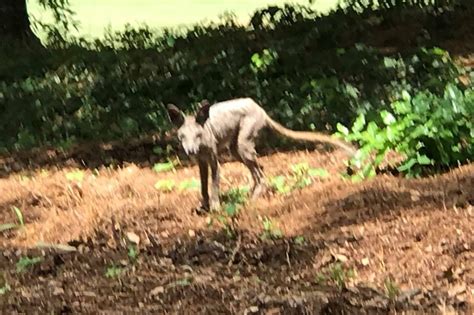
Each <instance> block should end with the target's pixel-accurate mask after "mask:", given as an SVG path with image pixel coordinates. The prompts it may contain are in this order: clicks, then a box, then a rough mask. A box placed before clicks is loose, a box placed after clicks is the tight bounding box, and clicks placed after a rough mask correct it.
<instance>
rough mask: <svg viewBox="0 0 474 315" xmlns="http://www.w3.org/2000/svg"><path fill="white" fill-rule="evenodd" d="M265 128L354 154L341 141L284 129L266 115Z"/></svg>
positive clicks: (353, 149) (347, 144)
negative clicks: (326, 144) (330, 145)
mask: <svg viewBox="0 0 474 315" xmlns="http://www.w3.org/2000/svg"><path fill="white" fill-rule="evenodd" d="M267 126H268V127H270V128H271V129H273V130H275V131H276V132H278V133H279V134H281V135H283V136H285V137H288V138H291V139H295V140H301V141H308V142H327V143H330V144H332V145H335V146H338V147H340V148H342V149H344V150H345V151H347V152H348V153H349V154H355V152H356V149H355V148H354V147H353V146H352V145H350V144H349V143H346V142H344V141H342V140H339V139H336V138H334V137H331V136H328V135H325V134H322V133H319V132H312V131H295V130H291V129H288V128H285V127H284V126H282V125H281V124H279V123H278V122H276V121H275V120H273V119H272V118H271V117H270V116H268V115H267Z"/></svg>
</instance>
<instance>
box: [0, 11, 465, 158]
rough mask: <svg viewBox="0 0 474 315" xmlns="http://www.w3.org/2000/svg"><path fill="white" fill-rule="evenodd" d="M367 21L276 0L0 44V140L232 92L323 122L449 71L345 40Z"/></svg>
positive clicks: (32, 141)
mask: <svg viewBox="0 0 474 315" xmlns="http://www.w3.org/2000/svg"><path fill="white" fill-rule="evenodd" d="M367 21H368V19H366V18H365V17H364V15H362V14H360V15H359V14H355V13H350V14H349V13H345V12H343V11H341V10H338V11H336V12H334V13H331V14H329V15H327V16H321V17H320V16H317V15H316V14H315V13H314V12H311V10H308V9H307V8H304V7H293V6H289V5H286V6H284V7H281V8H280V7H269V8H267V9H264V10H260V11H257V12H256V13H255V14H254V18H253V19H252V21H251V23H250V24H249V25H248V26H246V27H245V26H238V25H237V24H236V22H235V20H234V18H233V17H231V16H228V17H226V18H225V19H223V21H222V22H221V23H219V24H211V25H208V26H202V25H196V26H195V27H193V28H191V29H189V30H188V31H185V32H178V31H172V30H164V31H163V32H161V33H158V32H157V31H153V30H150V29H148V28H146V27H145V28H138V29H133V28H131V27H130V26H127V28H126V29H125V30H124V31H123V32H116V33H111V34H109V35H108V36H107V37H106V38H105V39H104V40H102V41H98V40H97V41H93V42H88V41H85V40H84V39H77V40H74V41H72V42H71V43H64V42H61V38H59V39H56V40H50V41H49V43H50V47H49V48H50V49H49V50H48V51H46V52H42V53H41V55H39V54H37V53H31V52H22V51H19V52H18V57H16V58H12V56H15V55H14V53H13V52H12V51H5V52H0V54H1V56H0V59H1V60H5V62H4V63H0V117H1V123H0V149H1V148H2V147H3V148H6V149H8V150H12V149H18V150H20V149H29V148H32V147H37V146H41V145H54V146H59V147H63V148H67V147H69V146H71V145H72V144H74V143H76V142H83V141H91V140H92V141H109V140H115V139H120V138H131V137H137V136H139V135H142V134H144V133H157V134H160V133H163V132H165V131H166V130H167V129H168V128H169V127H170V126H169V124H168V121H167V119H166V114H165V111H164V108H163V105H164V104H166V103H168V102H172V103H176V104H178V105H180V106H182V107H183V108H185V109H186V110H192V109H193V108H194V105H195V104H197V103H198V102H200V101H201V100H202V99H208V100H209V101H211V102H214V101H221V100H224V99H228V98H233V97H242V96H249V97H252V98H254V99H255V100H256V101H257V102H259V103H260V104H262V106H264V108H265V109H266V110H267V111H268V112H269V114H270V115H271V116H272V117H274V118H275V119H277V120H280V121H282V122H284V124H285V125H287V126H288V127H290V128H294V129H300V130H302V129H308V128H311V129H317V130H326V131H330V132H332V131H334V130H335V129H336V124H337V123H338V122H340V123H342V124H344V125H349V124H351V123H352V122H353V121H354V119H355V118H356V117H357V115H358V114H360V113H363V114H364V115H366V118H367V119H368V120H370V119H373V117H375V116H376V114H377V112H378V111H381V110H384V109H385V110H386V109H388V108H389V104H390V101H391V100H392V99H394V98H397V97H399V96H400V95H401V93H402V91H407V92H409V93H410V94H416V93H417V92H418V91H424V90H428V91H430V92H432V93H434V94H439V93H442V92H443V90H442V89H443V87H444V85H446V83H447V82H454V80H455V78H456V77H457V76H458V75H459V69H458V68H457V67H456V66H455V65H454V63H453V62H452V60H451V59H450V57H449V55H447V54H446V53H445V52H443V51H442V50H439V49H437V48H434V49H419V50H416V51H414V52H411V53H406V54H404V55H401V54H392V55H386V54H382V53H381V52H379V51H378V50H376V49H375V48H371V47H367V46H365V45H363V44H359V43H356V44H355V45H354V43H353V42H352V41H347V40H346V38H354V36H348V34H349V35H351V34H352V35H353V34H355V33H352V32H363V30H364V29H365V28H366V27H368V26H369V24H368V23H369V22H367ZM354 25H356V27H354ZM344 34H345V35H344ZM355 38H357V36H356V37H355ZM342 47H344V48H342ZM203 48H205V49H203ZM275 138H276V141H278V142H277V143H271V144H272V145H275V144H284V142H283V141H282V140H280V139H279V138H278V137H275ZM280 141H281V142H280ZM266 143H268V144H270V142H269V141H267V142H266Z"/></svg>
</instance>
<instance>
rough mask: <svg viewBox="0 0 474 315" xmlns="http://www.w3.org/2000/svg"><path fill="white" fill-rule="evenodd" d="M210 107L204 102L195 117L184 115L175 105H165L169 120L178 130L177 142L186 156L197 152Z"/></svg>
mask: <svg viewBox="0 0 474 315" xmlns="http://www.w3.org/2000/svg"><path fill="white" fill-rule="evenodd" d="M210 107H211V104H210V103H209V102H208V101H207V100H204V101H202V102H201V105H200V107H199V109H198V110H197V112H196V114H195V115H185V114H184V113H183V112H182V111H181V110H180V109H179V108H178V107H176V106H175V105H173V104H168V105H167V110H168V116H169V119H170V121H171V122H172V123H173V124H174V125H175V126H176V127H177V128H178V131H177V134H178V140H179V142H180V143H181V146H182V147H183V149H184V152H185V153H186V154H187V155H192V154H196V153H198V151H199V147H200V146H201V144H202V141H203V135H204V124H205V123H206V121H207V119H208V118H209V109H210Z"/></svg>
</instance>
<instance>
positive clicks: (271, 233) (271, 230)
mask: <svg viewBox="0 0 474 315" xmlns="http://www.w3.org/2000/svg"><path fill="white" fill-rule="evenodd" d="M262 224H263V233H262V235H261V239H277V238H281V237H282V236H283V233H282V231H281V230H280V229H279V228H278V227H276V226H275V223H274V222H273V221H272V220H270V219H269V218H268V217H264V218H263V219H262Z"/></svg>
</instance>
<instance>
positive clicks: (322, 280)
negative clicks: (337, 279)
mask: <svg viewBox="0 0 474 315" xmlns="http://www.w3.org/2000/svg"><path fill="white" fill-rule="evenodd" d="M315 281H316V284H319V285H323V284H326V283H327V281H328V278H327V277H326V275H325V274H323V273H322V272H318V273H316V277H315Z"/></svg>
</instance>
